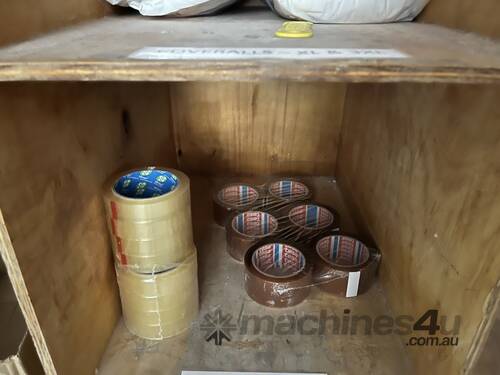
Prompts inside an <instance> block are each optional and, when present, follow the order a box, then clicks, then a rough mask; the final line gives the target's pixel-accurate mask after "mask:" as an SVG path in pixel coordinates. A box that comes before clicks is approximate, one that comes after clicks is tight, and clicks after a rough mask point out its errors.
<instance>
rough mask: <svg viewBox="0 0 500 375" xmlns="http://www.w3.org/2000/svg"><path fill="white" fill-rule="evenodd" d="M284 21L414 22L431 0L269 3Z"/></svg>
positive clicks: (275, 0) (287, 0)
mask: <svg viewBox="0 0 500 375" xmlns="http://www.w3.org/2000/svg"><path fill="white" fill-rule="evenodd" d="M266 2H267V3H268V4H269V6H270V7H271V8H273V9H274V11H275V12H276V13H278V14H279V15H280V16H282V17H285V18H291V19H300V20H305V21H310V22H314V23H384V22H402V21H411V20H413V19H414V18H415V17H416V16H417V15H418V14H419V13H420V12H421V11H422V10H423V9H424V8H425V6H426V5H427V3H428V2H429V0H266Z"/></svg>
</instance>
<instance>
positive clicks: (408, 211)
mask: <svg viewBox="0 0 500 375" xmlns="http://www.w3.org/2000/svg"><path fill="white" fill-rule="evenodd" d="M499 94H500V88H499V87H498V86H494V87H484V86H455V85H416V84H400V85H392V84H391V85H351V86H350V87H349V89H348V95H347V99H346V110H345V115H344V124H343V130H342V136H341V147H340V152H339V160H338V169H337V171H338V178H339V181H340V184H341V187H343V191H344V192H346V193H349V194H350V195H351V198H352V199H353V201H354V202H356V205H357V207H358V209H359V211H360V213H361V216H362V217H363V218H364V221H365V223H366V225H367V226H368V229H369V230H370V232H371V234H372V236H373V237H374V238H375V240H376V241H377V243H378V245H379V247H380V248H381V249H382V251H383V259H384V261H383V263H382V272H381V276H382V281H383V284H384V286H385V288H386V290H387V291H388V294H389V301H390V303H391V305H392V307H393V309H394V312H395V313H396V314H408V315H412V316H414V317H418V316H419V315H421V314H422V313H424V312H425V311H426V310H428V309H438V310H439V313H440V314H441V315H447V316H448V317H449V320H450V322H449V323H448V325H449V326H450V325H452V323H453V322H452V319H453V317H454V316H455V315H461V317H462V326H461V330H460V333H459V345H458V346H457V347H451V348H450V347H408V348H409V350H410V351H411V353H412V356H413V359H414V364H415V368H416V370H417V373H420V374H426V373H428V371H429V368H432V372H433V373H436V374H437V373H441V374H458V373H459V372H460V371H462V370H463V369H464V368H466V367H467V366H468V363H467V359H466V358H467V355H468V352H469V349H470V348H471V347H472V346H474V345H476V343H477V337H476V336H475V335H476V332H477V330H478V328H479V327H480V324H481V322H482V320H483V318H484V319H488V318H489V317H488V314H490V313H491V308H490V307H488V306H490V305H491V300H488V296H489V295H490V294H491V295H492V296H495V293H496V294H498V291H495V286H496V285H497V281H498V279H499V270H500V253H499V252H498V243H499V240H500V201H499V200H498V196H499V193H500V127H499V126H498V119H500V107H499V106H498V97H499ZM360 108H362V109H363V110H360ZM449 326H448V327H447V328H450V327H449Z"/></svg>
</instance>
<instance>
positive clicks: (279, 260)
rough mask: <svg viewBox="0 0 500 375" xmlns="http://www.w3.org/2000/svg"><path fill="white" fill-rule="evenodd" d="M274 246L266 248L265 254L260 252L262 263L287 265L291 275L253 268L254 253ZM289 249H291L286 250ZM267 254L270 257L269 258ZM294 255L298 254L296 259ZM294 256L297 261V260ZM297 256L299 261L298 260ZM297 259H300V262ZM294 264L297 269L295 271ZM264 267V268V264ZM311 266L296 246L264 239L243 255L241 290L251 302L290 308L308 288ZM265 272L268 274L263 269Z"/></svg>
mask: <svg viewBox="0 0 500 375" xmlns="http://www.w3.org/2000/svg"><path fill="white" fill-rule="evenodd" d="M269 246H271V247H275V249H273V250H274V251H269V254H267V255H268V256H266V254H261V255H262V262H264V264H265V263H266V262H271V263H273V262H274V263H275V264H276V267H277V268H281V267H290V268H291V271H292V272H291V273H296V274H295V275H293V276H291V277H283V276H282V275H279V277H271V276H267V275H265V274H264V273H263V272H262V270H260V271H259V270H257V269H256V267H255V263H256V261H255V259H254V254H255V253H256V252H257V251H262V250H261V249H263V248H266V247H269ZM290 248H291V249H290ZM271 255H273V256H274V259H271V257H270V256H271ZM297 255H299V257H298V258H297ZM297 259H299V260H298V263H297ZM300 259H301V260H300ZM300 262H304V263H303V264H300ZM297 267H298V268H299V269H300V270H299V272H298V273H297V272H294V271H297ZM264 269H266V267H265V266H264ZM311 269H312V267H311V265H310V264H309V263H306V262H305V257H304V255H303V253H302V252H301V251H300V249H299V248H298V247H297V246H296V245H295V244H293V243H290V242H283V241H281V242H279V241H273V240H266V241H264V242H260V243H258V244H256V245H253V246H252V247H251V248H250V249H249V250H248V251H247V253H246V254H245V289H246V291H247V294H248V296H249V297H250V298H252V299H253V300H254V301H255V302H257V303H259V304H261V305H264V306H269V307H290V306H295V305H298V304H299V303H301V302H302V301H304V300H305V299H306V298H307V296H308V295H309V292H310V289H311V282H312V275H311ZM267 271H268V272H266V273H269V268H267Z"/></svg>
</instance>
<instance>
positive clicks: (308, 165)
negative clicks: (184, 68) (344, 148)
mask: <svg viewBox="0 0 500 375" xmlns="http://www.w3.org/2000/svg"><path fill="white" fill-rule="evenodd" d="M170 92H171V98H172V115H173V124H174V129H175V136H176V142H177V153H178V155H179V165H180V167H181V168H182V169H184V170H186V171H187V172H190V173H194V174H199V175H218V176H224V175H225V176H227V175H259V174H261V175H262V174H263V175H269V174H284V175H286V174H288V175H321V174H329V173H331V171H333V170H334V167H335V163H336V160H335V156H336V154H337V150H338V148H337V146H338V138H339V132H340V124H341V120H342V109H343V103H344V93H345V86H344V85H342V84H338V85H331V84H325V83H318V84H313V83H291V82H283V81H274V82H265V83H264V82H263V83H258V84H255V83H230V82H227V83H206V82H199V83H176V84H172V85H171V88H170Z"/></svg>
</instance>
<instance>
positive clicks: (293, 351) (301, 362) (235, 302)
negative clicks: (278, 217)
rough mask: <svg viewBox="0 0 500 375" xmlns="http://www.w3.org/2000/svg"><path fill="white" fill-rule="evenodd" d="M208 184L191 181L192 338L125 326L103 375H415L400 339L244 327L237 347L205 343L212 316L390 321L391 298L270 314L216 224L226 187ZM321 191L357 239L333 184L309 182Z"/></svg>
mask: <svg viewBox="0 0 500 375" xmlns="http://www.w3.org/2000/svg"><path fill="white" fill-rule="evenodd" d="M220 182H221V181H220V180H218V181H216V182H215V183H214V182H213V181H211V182H209V181H208V180H206V179H194V180H192V185H193V186H192V190H191V191H192V197H193V198H192V200H193V204H192V206H193V225H194V229H195V236H196V244H197V247H198V263H199V285H200V302H201V306H200V313H199V319H198V321H197V322H195V324H194V325H193V327H192V329H191V331H190V332H188V333H186V334H184V335H181V336H179V337H175V338H172V339H167V340H164V341H161V342H156V341H148V340H143V339H139V338H137V337H135V336H133V335H132V334H130V333H129V332H128V331H127V329H126V328H125V326H124V324H123V322H122V321H121V322H120V323H119V324H118V326H117V327H116V330H115V332H114V335H113V336H112V338H111V341H110V343H109V346H108V349H107V351H106V353H105V355H104V357H103V360H102V362H101V366H100V368H99V370H98V373H99V374H100V375H108V374H109V375H111V374H120V375H129V374H179V373H180V371H181V370H183V369H184V370H225V371H231V370H232V371H290V372H295V371H304V372H326V373H328V374H330V375H333V374H361V373H369V374H408V373H411V369H410V366H409V362H408V360H407V357H406V354H405V351H404V348H403V345H402V342H401V339H400V337H399V336H394V335H369V336H367V335H364V333H363V332H359V333H358V334H356V335H335V334H332V333H327V334H324V335H317V334H314V335H300V334H298V333H295V334H287V335H266V334H259V335H254V334H253V331H251V332H250V333H249V334H246V335H242V334H241V333H240V331H239V329H240V327H238V324H237V329H236V331H234V332H231V333H232V340H231V341H230V342H228V341H225V340H224V341H223V344H222V345H221V346H216V345H215V344H214V342H213V341H210V342H207V341H205V338H204V336H205V332H204V331H202V330H201V329H200V322H202V321H203V319H204V316H205V315H206V314H213V313H214V312H215V311H217V309H220V310H221V311H223V312H224V313H225V314H231V315H232V322H233V323H238V317H239V316H241V315H247V316H248V315H258V316H264V315H267V316H271V317H274V318H275V321H277V319H278V317H279V316H283V315H293V316H295V317H300V316H303V315H304V314H314V315H317V316H319V314H320V311H321V310H324V311H326V312H327V313H328V315H331V314H336V315H340V316H342V314H343V313H344V310H345V309H349V310H350V311H351V314H356V315H369V316H372V317H375V316H379V315H383V314H388V313H389V310H388V308H387V306H386V302H385V297H384V293H383V291H382V290H381V288H380V286H379V285H378V284H375V285H374V286H373V287H372V288H371V289H370V290H369V292H368V293H366V294H364V295H361V296H359V297H357V298H353V299H343V298H338V297H334V296H330V295H328V294H325V293H323V292H321V291H319V290H317V289H316V288H313V289H312V292H311V294H310V296H309V297H308V299H307V300H306V301H305V302H303V303H302V304H300V305H298V306H296V307H293V308H288V309H270V308H266V307H263V306H260V305H258V304H256V303H255V302H253V301H252V300H251V299H250V298H249V297H248V296H247V295H246V293H245V290H244V287H243V272H244V271H243V266H242V265H241V264H239V263H237V262H235V261H234V260H232V258H230V257H229V255H227V253H226V244H225V232H224V230H223V229H222V228H220V227H218V226H217V225H216V224H215V223H214V222H213V220H212V208H211V201H210V196H211V193H209V192H211V191H212V188H213V186H214V184H215V185H217V184H219V183H220ZM305 182H307V183H308V184H309V185H310V186H312V187H313V188H314V190H315V197H316V200H317V201H318V202H320V203H323V204H328V205H331V206H333V207H334V208H335V209H336V210H337V211H338V212H339V213H340V216H341V220H342V227H343V228H344V229H345V230H348V231H349V232H356V227H355V225H354V224H353V221H352V220H351V218H350V216H349V215H348V211H347V208H346V206H345V203H344V201H343V199H342V196H341V194H340V192H339V190H338V188H337V184H336V183H335V181H334V180H333V179H331V178H327V177H318V178H308V179H305Z"/></svg>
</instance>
